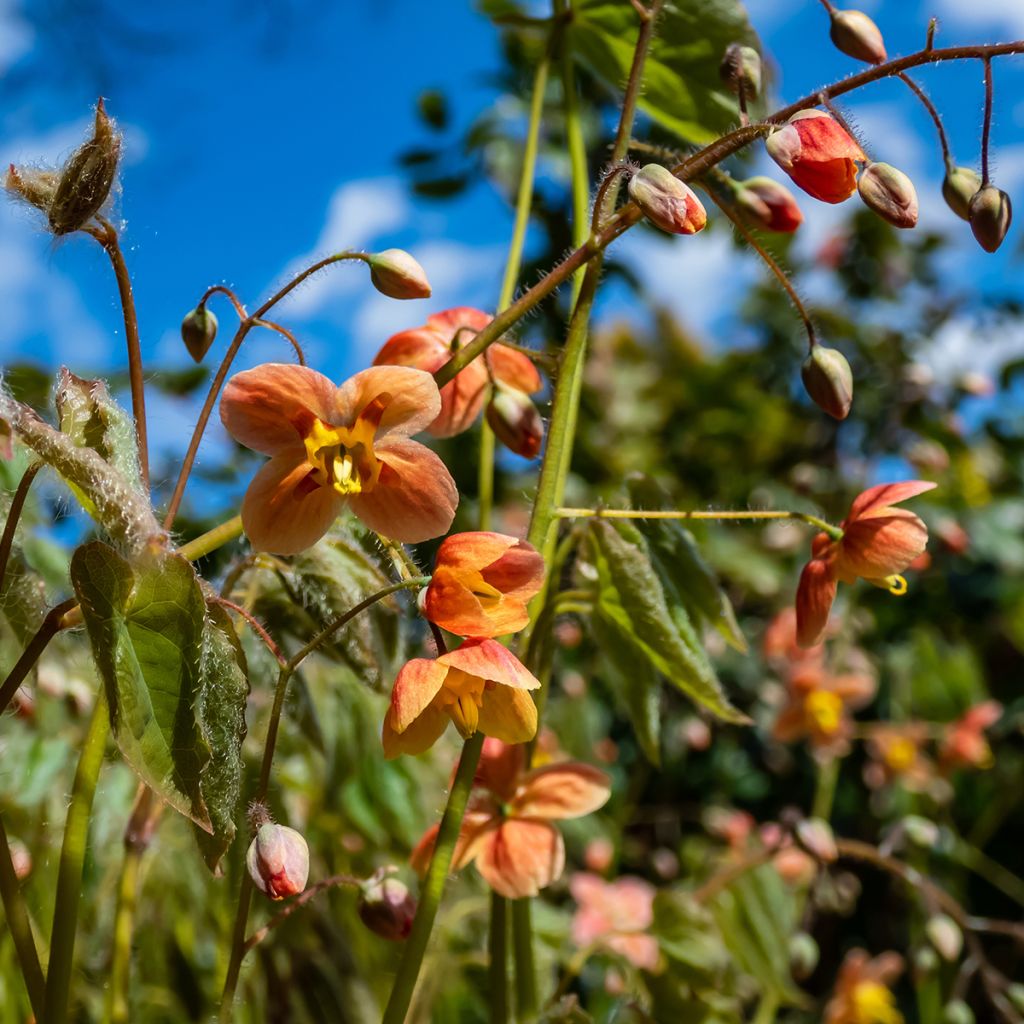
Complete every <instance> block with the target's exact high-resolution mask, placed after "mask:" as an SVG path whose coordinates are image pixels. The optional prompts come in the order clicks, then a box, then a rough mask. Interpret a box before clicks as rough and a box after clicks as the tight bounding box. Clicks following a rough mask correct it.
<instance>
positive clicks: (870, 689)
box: [831, 672, 878, 710]
mask: <svg viewBox="0 0 1024 1024" xmlns="http://www.w3.org/2000/svg"><path fill="white" fill-rule="evenodd" d="M877 688H878V684H877V683H876V682H875V679H874V677H873V676H869V675H864V674H862V673H857V672H855V673H851V674H850V675H845V676H836V677H835V678H834V679H833V680H832V685H831V689H832V692H833V693H835V694H836V696H837V697H839V698H840V699H841V700H842V702H843V703H844V704H845V705H846V706H847V707H849V708H853V709H854V710H856V709H857V708H861V707H863V706H864V705H865V704H867V703H868V702H869V701H870V700H871V698H872V697H874V695H875V690H876V689H877Z"/></svg>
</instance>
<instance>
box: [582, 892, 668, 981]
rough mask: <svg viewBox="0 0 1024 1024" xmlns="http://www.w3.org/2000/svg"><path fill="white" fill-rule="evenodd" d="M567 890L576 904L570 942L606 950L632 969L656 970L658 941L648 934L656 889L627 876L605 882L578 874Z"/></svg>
mask: <svg viewBox="0 0 1024 1024" xmlns="http://www.w3.org/2000/svg"><path fill="white" fill-rule="evenodd" d="M569 891H570V892H571V893H572V898H573V899H574V900H575V901H576V913H575V914H574V915H573V919H572V941H573V942H574V943H575V944H576V945H577V946H579V947H580V948H581V949H582V948H585V947H588V946H596V947H600V948H603V949H609V950H611V951H612V952H613V953H618V955H619V956H621V957H623V958H624V959H626V960H628V961H629V962H630V963H631V964H633V966H634V967H638V968H640V969H641V970H645V971H655V970H657V968H658V961H659V959H660V956H659V952H658V940H657V939H656V938H655V937H654V936H653V935H651V934H649V930H650V928H651V925H652V924H653V923H654V896H655V893H656V891H657V890H656V889H655V888H654V886H653V885H651V884H650V882H646V881H644V880H643V879H642V878H634V877H632V876H630V875H623V876H622V877H620V878H616V879H615V880H614V881H612V882H606V881H605V880H604V879H603V878H600V877H599V876H598V875H592V874H589V873H587V872H580V873H578V874H575V875H573V876H572V878H570V879H569Z"/></svg>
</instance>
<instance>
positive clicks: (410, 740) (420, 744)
mask: <svg viewBox="0 0 1024 1024" xmlns="http://www.w3.org/2000/svg"><path fill="white" fill-rule="evenodd" d="M449 721H451V719H449V717H448V716H447V715H446V714H445V713H444V711H442V710H441V709H440V708H437V707H428V708H426V709H425V710H424V711H423V713H422V714H421V715H420V716H419V717H418V718H415V719H413V721H411V722H410V723H409V724H408V725H407V726H406V728H405V729H404V730H403V731H402V732H397V731H396V730H395V728H394V726H393V725H392V719H391V709H390V708H389V709H388V713H387V714H386V715H385V716H384V727H383V729H382V730H381V737H380V738H381V743H382V745H383V747H384V756H385V757H386V758H387V759H388V760H389V761H390V760H393V759H394V758H396V757H398V755H399V754H422V753H423V752H424V751H425V750H429V749H430V748H431V747H432V746H433V745H434V744H435V743H436V742H437V741H438V740H439V739H440V738H441V734H442V733H443V732H444V731H445V729H446V728H447V727H448V723H449Z"/></svg>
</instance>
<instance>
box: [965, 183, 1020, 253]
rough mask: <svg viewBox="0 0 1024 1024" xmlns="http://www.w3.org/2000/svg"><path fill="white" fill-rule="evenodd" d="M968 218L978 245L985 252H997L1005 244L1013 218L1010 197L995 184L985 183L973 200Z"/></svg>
mask: <svg viewBox="0 0 1024 1024" xmlns="http://www.w3.org/2000/svg"><path fill="white" fill-rule="evenodd" d="M967 218H968V220H969V221H970V222H971V230H972V231H973V232H974V237H975V238H976V239H977V240H978V245H980V246H981V247H982V249H984V250H985V252H995V251H996V249H998V248H999V246H1001V245H1002V244H1003V239H1004V238H1005V237H1006V232H1007V231H1009V230H1010V222H1011V221H1012V220H1013V207H1012V206H1011V205H1010V197H1009V196H1008V195H1007V194H1006V193H1005V192H1003V191H1001V190H1000V189H998V188H996V187H995V185H985V186H984V187H982V188H981V189H980V190H979V191H978V192H977V193H976V194H975V196H974V198H973V199H972V200H971V202H970V206H968V208H967Z"/></svg>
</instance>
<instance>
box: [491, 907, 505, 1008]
mask: <svg viewBox="0 0 1024 1024" xmlns="http://www.w3.org/2000/svg"><path fill="white" fill-rule="evenodd" d="M487 942H488V958H489V963H488V968H487V999H488V1002H489V1003H490V1009H491V1024H508V900H507V899H505V897H504V896H499V895H498V894H497V893H496V892H492V893H491V923H490V930H489V932H488V939H487Z"/></svg>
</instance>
